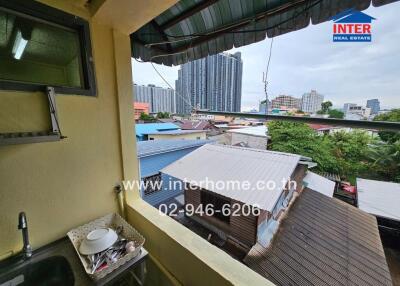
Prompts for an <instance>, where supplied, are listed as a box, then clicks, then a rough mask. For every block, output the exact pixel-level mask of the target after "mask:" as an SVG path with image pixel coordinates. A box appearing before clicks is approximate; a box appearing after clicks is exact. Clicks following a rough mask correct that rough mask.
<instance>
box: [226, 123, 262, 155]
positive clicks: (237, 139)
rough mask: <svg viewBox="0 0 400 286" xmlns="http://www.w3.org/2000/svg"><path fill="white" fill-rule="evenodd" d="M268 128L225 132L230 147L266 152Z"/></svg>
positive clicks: (239, 129) (260, 127)
mask: <svg viewBox="0 0 400 286" xmlns="http://www.w3.org/2000/svg"><path fill="white" fill-rule="evenodd" d="M267 132H268V128H267V126H265V125H260V126H254V127H247V128H238V129H231V130H228V131H227V132H226V134H227V136H229V139H230V145H233V146H240V147H249V148H255V149H260V150H266V149H267V144H268V136H267Z"/></svg>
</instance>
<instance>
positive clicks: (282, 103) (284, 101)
mask: <svg viewBox="0 0 400 286" xmlns="http://www.w3.org/2000/svg"><path fill="white" fill-rule="evenodd" d="M271 107H272V109H276V108H281V107H286V108H288V109H300V99H299V98H296V97H293V96H290V95H279V96H277V97H275V98H274V99H273V100H272V101H271Z"/></svg>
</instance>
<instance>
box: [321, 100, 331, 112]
mask: <svg viewBox="0 0 400 286" xmlns="http://www.w3.org/2000/svg"><path fill="white" fill-rule="evenodd" d="M331 107H332V102H330V101H329V100H328V101H324V102H323V103H322V104H321V111H322V112H323V113H322V114H326V113H328V111H329V109H330V108H331Z"/></svg>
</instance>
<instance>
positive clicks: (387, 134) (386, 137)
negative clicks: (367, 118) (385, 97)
mask: <svg viewBox="0 0 400 286" xmlns="http://www.w3.org/2000/svg"><path fill="white" fill-rule="evenodd" d="M374 121H392V122H400V109H393V110H392V111H390V112H388V113H383V114H379V115H377V116H375V117H374ZM378 134H379V137H380V138H381V139H382V140H383V141H385V142H389V143H393V142H396V141H398V140H400V132H393V131H380V132H379V133H378Z"/></svg>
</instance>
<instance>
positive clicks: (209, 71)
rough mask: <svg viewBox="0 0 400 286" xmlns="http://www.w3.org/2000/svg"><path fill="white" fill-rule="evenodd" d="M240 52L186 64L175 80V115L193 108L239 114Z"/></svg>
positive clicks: (240, 94)
mask: <svg viewBox="0 0 400 286" xmlns="http://www.w3.org/2000/svg"><path fill="white" fill-rule="evenodd" d="M242 69H243V62H242V59H241V54H240V53H235V54H233V55H232V54H228V53H220V54H217V55H212V56H207V57H205V58H202V59H199V60H195V61H192V62H189V63H186V64H184V65H182V66H181V68H180V70H179V71H178V80H176V81H175V91H176V112H177V113H178V114H189V113H190V112H191V110H192V109H193V108H201V109H209V110H213V111H228V112H229V111H230V112H239V111H240V105H241V100H242Z"/></svg>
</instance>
